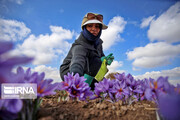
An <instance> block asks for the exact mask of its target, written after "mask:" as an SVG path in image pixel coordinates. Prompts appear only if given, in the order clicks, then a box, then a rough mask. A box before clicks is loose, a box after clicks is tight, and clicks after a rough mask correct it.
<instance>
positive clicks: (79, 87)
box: [59, 73, 93, 101]
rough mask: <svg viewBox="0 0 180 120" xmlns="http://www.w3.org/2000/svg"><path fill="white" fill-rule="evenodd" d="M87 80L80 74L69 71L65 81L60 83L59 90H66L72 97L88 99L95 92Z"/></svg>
mask: <svg viewBox="0 0 180 120" xmlns="http://www.w3.org/2000/svg"><path fill="white" fill-rule="evenodd" d="M85 80H86V79H85V78H84V77H83V76H82V77H80V76H79V74H75V75H73V73H72V74H70V73H68V74H67V75H65V76H64V81H62V82H61V83H60V84H59V90H66V91H67V92H68V93H69V97H70V99H74V100H75V99H79V100H83V101H84V100H87V99H88V98H89V97H91V96H92V95H93V92H92V91H91V88H90V87H89V85H88V84H87V83H86V82H85Z"/></svg>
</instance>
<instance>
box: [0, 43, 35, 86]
mask: <svg viewBox="0 0 180 120" xmlns="http://www.w3.org/2000/svg"><path fill="white" fill-rule="evenodd" d="M12 47H13V44H12V43H10V42H2V41H1V42H0V83H7V82H8V83H9V82H12V81H13V82H15V80H14V79H13V77H9V76H11V74H12V72H11V70H12V68H13V67H14V66H16V65H19V64H24V63H27V62H30V61H31V60H32V58H29V57H17V56H14V57H12V56H9V55H7V54H6V53H7V52H8V51H9V50H11V49H12Z"/></svg>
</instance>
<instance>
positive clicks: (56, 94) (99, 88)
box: [0, 42, 180, 120]
mask: <svg viewBox="0 0 180 120" xmlns="http://www.w3.org/2000/svg"><path fill="white" fill-rule="evenodd" d="M12 48H13V44H12V43H9V42H0V84H2V83H36V84H37V99H0V119H23V120H32V119H39V117H38V116H41V115H43V112H42V111H43V109H44V110H46V108H47V106H48V102H47V100H49V101H50V102H53V104H52V106H51V109H50V110H51V111H50V112H49V113H51V115H52V114H53V113H56V115H55V116H56V117H50V118H52V119H60V118H62V119H65V118H64V116H67V115H68V116H71V114H72V113H73V112H74V113H76V111H78V110H79V111H80V110H81V109H82V108H87V109H86V111H88V112H91V111H94V113H93V115H94V116H96V117H97V116H99V115H101V116H105V115H107V114H109V116H111V114H113V115H114V114H116V116H120V117H121V116H123V115H122V114H124V115H125V114H127V112H124V111H127V110H130V111H133V109H137V111H136V112H139V113H140V114H143V115H144V114H145V113H141V110H139V111H138V108H136V107H135V106H137V105H139V106H142V105H143V106H146V105H150V107H149V108H151V107H153V108H155V107H156V108H157V109H154V111H153V113H152V112H150V113H148V114H149V115H150V116H154V115H156V114H157V115H158V116H159V118H160V119H164V120H178V119H180V107H179V106H180V84H178V85H177V86H174V85H172V84H170V83H169V82H168V77H159V78H158V79H157V80H155V79H151V78H149V79H143V80H135V79H134V77H133V76H132V75H131V74H127V75H126V74H125V73H121V74H120V73H117V74H114V75H113V79H106V78H104V79H103V81H101V82H99V83H96V84H95V90H94V91H92V90H91V88H90V87H89V86H88V84H87V83H85V82H84V81H85V80H86V79H84V77H80V76H79V75H78V74H75V75H74V74H73V73H72V74H68V75H66V76H64V78H65V80H64V81H63V82H60V83H53V80H52V79H45V73H40V74H39V73H37V72H32V71H31V69H30V68H29V69H27V70H24V69H23V68H22V67H18V68H17V70H16V73H14V72H12V69H13V68H14V67H16V66H17V65H20V64H25V63H28V62H30V61H32V60H33V58H29V57H19V56H15V57H10V56H8V55H6V54H7V53H8V51H10V50H11V49H12ZM0 93H1V86H0ZM77 105H78V106H77ZM115 105H116V106H115ZM57 106H58V108H57ZM65 106H66V107H65ZM113 106H115V107H113ZM123 106H126V108H124V111H120V110H123ZM60 108H61V109H63V108H67V109H69V111H70V114H69V113H68V111H66V110H64V111H66V112H65V113H60V111H59V113H58V110H60ZM96 108H97V109H98V111H97V112H95V110H93V109H96ZM109 108H110V109H111V112H110V111H109V112H107V111H106V110H107V109H108V110H109ZM139 108H140V107H139ZM143 108H147V107H143ZM90 109H91V110H90ZM125 109H126V110H125ZM72 110H73V111H72ZM89 110H90V111H89ZM143 110H144V109H143ZM101 111H104V113H102V112H101ZM112 111H113V112H112ZM80 112H81V113H82V114H83V115H84V117H82V116H81V118H78V117H77V116H78V115H79V116H80V114H79V113H77V115H74V114H72V116H73V117H74V119H84V118H86V119H91V117H90V114H89V113H87V112H85V111H84V113H83V110H82V111H80ZM105 112H106V114H105ZM45 113H46V114H48V112H45ZM67 113H68V114H67ZM128 113H129V114H130V113H131V112H128ZM87 114H88V115H87ZM51 115H50V116H51ZM130 115H131V117H132V118H133V116H134V113H133V112H132V114H130ZM57 116H58V118H57ZM75 116H76V117H75ZM109 116H107V119H109ZM41 117H43V116H41ZM155 117H156V116H155ZM101 118H102V117H101ZM66 119H68V118H66ZM69 119H72V118H69ZM114 119H117V117H114ZM126 119H127V118H126ZM142 119H143V118H142ZM149 119H152V118H151V117H149Z"/></svg>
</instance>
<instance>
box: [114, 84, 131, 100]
mask: <svg viewBox="0 0 180 120" xmlns="http://www.w3.org/2000/svg"><path fill="white" fill-rule="evenodd" d="M114 87H115V91H116V95H115V97H116V99H117V100H123V99H124V98H125V97H126V96H129V91H128V89H127V87H126V83H125V82H123V81H121V82H120V81H116V83H115V85H114Z"/></svg>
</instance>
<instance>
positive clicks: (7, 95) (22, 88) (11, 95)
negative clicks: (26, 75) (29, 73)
mask: <svg viewBox="0 0 180 120" xmlns="http://www.w3.org/2000/svg"><path fill="white" fill-rule="evenodd" d="M1 98H2V99H35V98H37V84H32V83H30V84H27V83H25V84H23V83H15V84H14V83H3V84H2V85H1Z"/></svg>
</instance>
